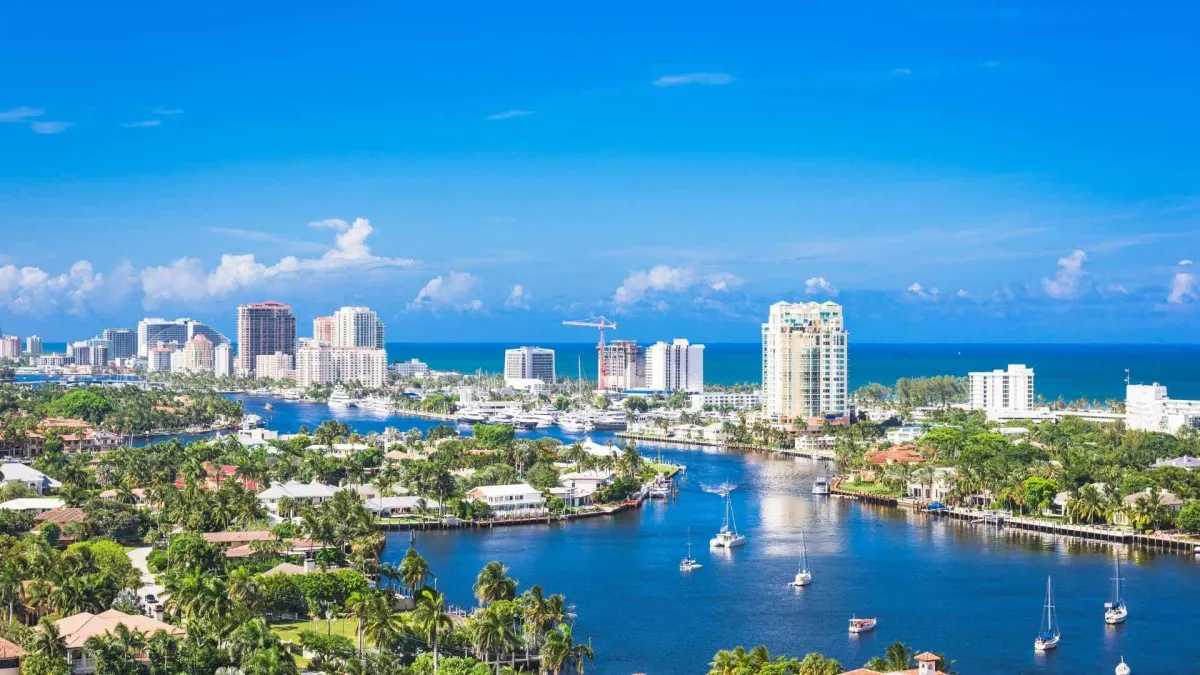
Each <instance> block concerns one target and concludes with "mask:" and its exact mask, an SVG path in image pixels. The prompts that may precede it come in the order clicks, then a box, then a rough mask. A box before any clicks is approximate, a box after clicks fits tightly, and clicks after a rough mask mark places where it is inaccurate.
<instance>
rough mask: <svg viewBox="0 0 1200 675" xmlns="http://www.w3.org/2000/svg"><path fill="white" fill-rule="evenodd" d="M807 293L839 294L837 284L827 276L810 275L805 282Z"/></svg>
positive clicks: (805, 292) (805, 291)
mask: <svg viewBox="0 0 1200 675" xmlns="http://www.w3.org/2000/svg"><path fill="white" fill-rule="evenodd" d="M804 294H805V295H837V294H838V289H837V286H834V285H833V283H832V282H830V281H829V280H828V279H826V278H825V277H809V278H808V279H807V280H806V281H805V282H804Z"/></svg>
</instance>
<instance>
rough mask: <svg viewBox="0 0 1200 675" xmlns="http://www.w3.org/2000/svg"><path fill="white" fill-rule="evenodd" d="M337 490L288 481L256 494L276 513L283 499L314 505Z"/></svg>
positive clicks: (320, 502) (328, 486)
mask: <svg viewBox="0 0 1200 675" xmlns="http://www.w3.org/2000/svg"><path fill="white" fill-rule="evenodd" d="M260 358H261V357H260ZM339 490H341V488H340V487H335V486H332V485H325V484H324V483H318V482H317V481H316V480H314V481H313V482H311V483H301V482H300V481H295V480H290V481H288V482H286V483H275V484H274V485H272V486H271V487H269V488H267V489H266V490H263V491H262V492H260V493H258V501H260V502H262V503H263V506H265V507H267V509H269V510H271V511H272V512H275V513H278V512H279V501H280V500H281V499H283V498H285V497H286V498H288V499H291V500H292V501H294V502H297V503H300V504H312V505H316V504H323V503H325V502H327V501H329V500H330V499H333V496H334V495H335V494H337V493H338V491H339Z"/></svg>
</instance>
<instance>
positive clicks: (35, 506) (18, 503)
mask: <svg viewBox="0 0 1200 675" xmlns="http://www.w3.org/2000/svg"><path fill="white" fill-rule="evenodd" d="M66 504H67V503H66V502H64V501H63V500H61V499H59V498H58V497H21V498H20V499H10V500H8V501H6V502H4V503H3V504H0V509H8V510H9V511H49V510H50V509H61V508H62V507H64V506H66Z"/></svg>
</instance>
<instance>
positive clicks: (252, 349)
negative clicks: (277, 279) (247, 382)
mask: <svg viewBox="0 0 1200 675" xmlns="http://www.w3.org/2000/svg"><path fill="white" fill-rule="evenodd" d="M237 349H238V355H237V371H238V374H239V375H250V376H254V375H255V371H256V369H257V364H258V360H257V359H258V357H259V356H261V355H268V354H276V353H282V354H287V355H288V356H292V355H294V354H295V353H296V317H295V315H293V314H292V308H291V306H290V305H285V304H283V303H281V302H256V303H251V304H246V305H238V319H237Z"/></svg>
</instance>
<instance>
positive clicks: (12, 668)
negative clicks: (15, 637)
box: [0, 638, 25, 675]
mask: <svg viewBox="0 0 1200 675" xmlns="http://www.w3.org/2000/svg"><path fill="white" fill-rule="evenodd" d="M24 656H25V650H24V649H21V647H20V646H18V645H16V644H14V643H12V642H9V641H8V640H5V639H4V638H0V675H21V659H22V658H23V657H24Z"/></svg>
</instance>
